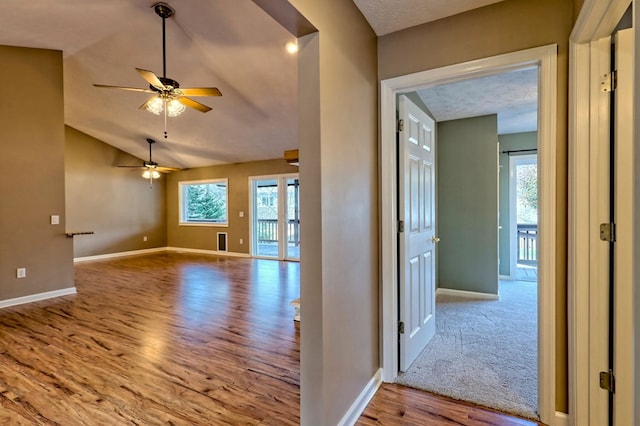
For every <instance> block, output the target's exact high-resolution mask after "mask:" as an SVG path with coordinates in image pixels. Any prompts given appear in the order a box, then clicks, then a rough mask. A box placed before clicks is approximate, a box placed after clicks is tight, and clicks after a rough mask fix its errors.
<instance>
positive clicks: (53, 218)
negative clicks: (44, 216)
mask: <svg viewBox="0 0 640 426" xmlns="http://www.w3.org/2000/svg"><path fill="white" fill-rule="evenodd" d="M51 224H52V225H60V216H58V215H57V214H54V215H51Z"/></svg>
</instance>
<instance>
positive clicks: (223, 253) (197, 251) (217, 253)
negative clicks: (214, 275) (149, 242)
mask: <svg viewBox="0 0 640 426" xmlns="http://www.w3.org/2000/svg"><path fill="white" fill-rule="evenodd" d="M166 250H167V251H172V252H174V253H194V254H210V255H214V256H227V257H251V255H249V254H247V253H236V252H233V251H216V250H202V249H193V248H183V247H167V248H166Z"/></svg>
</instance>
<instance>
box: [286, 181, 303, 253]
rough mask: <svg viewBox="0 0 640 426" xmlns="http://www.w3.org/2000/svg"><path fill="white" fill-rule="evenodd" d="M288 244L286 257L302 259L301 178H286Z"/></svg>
mask: <svg viewBox="0 0 640 426" xmlns="http://www.w3.org/2000/svg"><path fill="white" fill-rule="evenodd" d="M285 180H286V185H287V198H286V202H287V205H286V209H285V211H286V212H287V217H286V221H287V229H286V230H287V246H286V252H285V253H284V258H285V259H300V180H299V179H298V177H297V176H296V177H293V178H286V179H285Z"/></svg>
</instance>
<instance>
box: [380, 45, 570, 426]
mask: <svg viewBox="0 0 640 426" xmlns="http://www.w3.org/2000/svg"><path fill="white" fill-rule="evenodd" d="M530 66H537V67H538V70H539V106H538V111H539V114H538V170H539V188H540V210H539V215H540V216H539V217H540V220H539V231H540V234H539V238H540V240H539V241H540V247H541V250H540V259H539V269H538V278H539V293H538V300H539V304H538V306H539V311H538V333H539V334H538V342H539V352H538V353H539V357H538V361H539V381H538V394H539V395H538V396H539V397H538V404H539V406H538V412H539V413H540V416H541V419H542V421H543V422H545V423H547V424H553V423H552V422H553V421H554V418H555V397H556V383H555V374H556V344H555V339H556V337H555V336H556V330H555V327H556V306H555V305H556V298H555V291H556V284H555V272H556V267H555V266H556V251H555V250H556V244H555V239H556V214H557V212H556V133H557V131H556V120H557V112H556V107H557V106H556V103H557V45H555V44H553V45H547V46H541V47H536V48H532V49H527V50H522V51H518V52H513V53H507V54H504V55H498V56H494V57H490V58H484V59H479V60H475V61H470V62H465V63H462V64H456V65H451V66H446V67H443V68H437V69H433V70H427V71H422V72H418V73H415V74H410V75H406V76H400V77H395V78H390V79H387V80H382V81H381V82H380V150H379V164H380V221H381V223H380V235H381V244H380V247H381V257H380V258H381V270H380V280H381V293H380V294H381V318H380V335H381V357H382V360H381V364H382V368H383V371H382V378H383V380H384V381H385V382H393V381H395V379H396V377H397V374H398V345H397V338H398V303H397V301H398V285H397V283H398V270H397V262H396V259H397V254H398V253H397V241H396V240H397V229H396V228H397V217H396V206H397V194H396V184H397V177H396V157H397V154H396V148H395V147H396V144H395V141H396V129H395V121H396V95H397V94H400V93H408V92H412V91H415V90H416V89H418V88H422V87H428V86H431V85H436V84H443V83H450V82H455V81H461V80H466V79H469V78H475V77H481V76H487V75H493V74H497V73H500V72H504V71H509V70H514V69H520V68H524V67H530Z"/></svg>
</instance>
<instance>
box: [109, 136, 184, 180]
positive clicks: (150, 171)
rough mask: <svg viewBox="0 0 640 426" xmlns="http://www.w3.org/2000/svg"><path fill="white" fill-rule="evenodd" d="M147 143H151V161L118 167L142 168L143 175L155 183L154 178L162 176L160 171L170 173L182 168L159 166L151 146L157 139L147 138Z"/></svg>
mask: <svg viewBox="0 0 640 426" xmlns="http://www.w3.org/2000/svg"><path fill="white" fill-rule="evenodd" d="M147 143H148V144H149V161H143V162H142V166H118V167H127V168H136V169H141V170H143V172H142V177H143V178H145V179H149V181H150V182H151V183H153V180H154V179H158V178H160V176H161V175H160V173H170V172H177V171H178V170H182V169H176V168H174V167H161V166H159V165H158V163H156V162H155V161H153V157H152V156H151V147H152V146H153V144H154V143H156V141H154V140H153V139H151V138H147Z"/></svg>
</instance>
